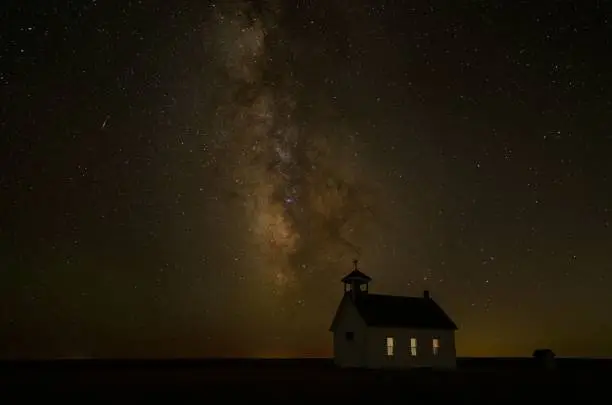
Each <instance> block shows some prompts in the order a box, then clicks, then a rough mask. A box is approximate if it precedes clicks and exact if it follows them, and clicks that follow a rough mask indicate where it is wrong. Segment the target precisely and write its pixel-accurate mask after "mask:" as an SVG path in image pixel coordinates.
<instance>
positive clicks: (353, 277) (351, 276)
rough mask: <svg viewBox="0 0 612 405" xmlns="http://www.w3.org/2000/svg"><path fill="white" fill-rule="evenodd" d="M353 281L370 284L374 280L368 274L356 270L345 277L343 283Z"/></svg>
mask: <svg viewBox="0 0 612 405" xmlns="http://www.w3.org/2000/svg"><path fill="white" fill-rule="evenodd" d="M351 280H363V281H366V282H370V281H372V279H371V278H370V276H368V275H367V274H364V273H362V272H360V271H359V270H357V269H355V270H353V271H351V272H350V273H349V274H347V275H346V276H344V277H343V278H342V280H341V281H342V282H343V283H346V282H347V281H351Z"/></svg>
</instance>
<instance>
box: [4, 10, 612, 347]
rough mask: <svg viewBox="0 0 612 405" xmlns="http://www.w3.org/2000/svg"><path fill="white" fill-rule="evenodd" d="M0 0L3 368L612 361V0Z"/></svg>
mask: <svg viewBox="0 0 612 405" xmlns="http://www.w3.org/2000/svg"><path fill="white" fill-rule="evenodd" d="M375 3H376V4H374V3H373V2H371V1H365V0H351V1H349V0H333V1H322V0H321V1H316V0H298V1H280V0H278V1H275V0H262V1H247V0H234V1H218V2H211V1H184V0H177V1H172V2H169V1H161V0H157V1H156V0H150V1H145V0H143V1H137V0H131V1H122V2H104V1H95V0H88V1H84V0H83V1H76V0H75V1H53V2H51V1H35V0H29V1H11V2H10V5H9V6H5V7H3V10H2V11H1V12H0V26H2V27H3V29H2V32H1V34H0V35H1V41H0V42H1V46H0V97H1V98H0V128H1V137H0V196H1V198H0V213H1V214H0V297H1V299H0V303H1V305H0V357H89V356H99V357H124V356H129V357H132V356H134V357H143V356H146V357H167V356H172V357H176V356H179V357H192V356H217V357H219V356H291V357H296V356H297V357H304V356H330V355H331V334H330V333H329V332H328V328H329V325H330V323H331V319H332V317H333V314H334V311H335V309H336V306H337V304H338V303H339V301H340V299H341V296H342V284H341V283H340V278H341V277H342V276H344V275H345V274H347V273H348V272H350V271H351V269H352V260H353V259H359V263H360V268H361V270H362V271H364V272H365V273H366V274H368V275H370V276H371V277H372V278H373V282H372V285H371V290H372V291H376V292H379V293H390V294H401V295H421V294H422V291H423V290H424V289H429V290H430V291H431V294H432V297H433V298H434V299H435V300H436V301H437V302H438V303H439V304H440V305H441V306H442V307H443V308H445V310H446V311H447V312H448V313H449V315H450V316H451V317H452V318H453V319H454V320H455V322H456V323H457V324H458V325H459V328H460V330H459V331H458V333H457V350H458V354H459V355H462V356H529V355H530V354H531V352H532V350H533V349H534V348H535V347H550V348H552V349H553V350H555V352H556V353H557V354H558V355H568V356H612V343H611V342H612V318H610V316H609V314H610V311H612V296H611V295H610V291H611V289H612V273H611V271H612V253H611V247H612V227H611V226H610V222H611V221H612V178H611V177H612V160H611V159H610V158H609V157H610V155H611V153H612V130H611V127H612V56H611V55H612V52H611V50H612V14H611V13H612V2H609V1H604V0H600V1H594V0H593V1H580V2H578V1H576V2H572V1H537V2H536V1H532V2H528V1H500V0H497V1H476V0H461V1H438V2H428V1H419V0H415V1H410V2H404V1H399V0H395V1H393V0H386V1H377V2H375Z"/></svg>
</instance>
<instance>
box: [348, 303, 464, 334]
mask: <svg viewBox="0 0 612 405" xmlns="http://www.w3.org/2000/svg"><path fill="white" fill-rule="evenodd" d="M354 304H355V307H356V308H357V311H358V312H359V314H360V315H361V317H362V318H363V320H364V321H365V323H366V324H367V325H368V326H379V327H397V328H422V329H447V330H456V329H457V325H456V324H455V323H454V322H453V321H452V319H450V317H449V316H448V315H447V314H446V313H445V312H444V310H443V309H442V308H440V306H439V305H438V304H437V303H436V302H435V301H434V300H432V299H431V298H425V297H400V296H394V295H382V294H361V295H360V296H359V297H358V298H357V299H356V300H355V301H354Z"/></svg>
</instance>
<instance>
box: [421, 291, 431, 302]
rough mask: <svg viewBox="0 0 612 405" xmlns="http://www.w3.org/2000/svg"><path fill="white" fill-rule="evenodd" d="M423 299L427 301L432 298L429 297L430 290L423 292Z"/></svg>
mask: <svg viewBox="0 0 612 405" xmlns="http://www.w3.org/2000/svg"><path fill="white" fill-rule="evenodd" d="M423 298H425V299H427V300H428V299H430V298H431V296H430V295H429V290H425V291H423Z"/></svg>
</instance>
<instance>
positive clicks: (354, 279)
mask: <svg viewBox="0 0 612 405" xmlns="http://www.w3.org/2000/svg"><path fill="white" fill-rule="evenodd" d="M357 264H358V261H357V260H353V271H351V272H350V273H349V274H348V275H346V276H344V278H343V279H342V282H343V283H344V293H345V294H350V295H351V298H352V299H353V300H355V299H357V297H358V296H359V295H361V294H367V293H368V284H369V282H370V281H372V279H371V278H370V277H368V276H367V275H366V274H364V273H362V272H361V271H359V268H358V267H357Z"/></svg>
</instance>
